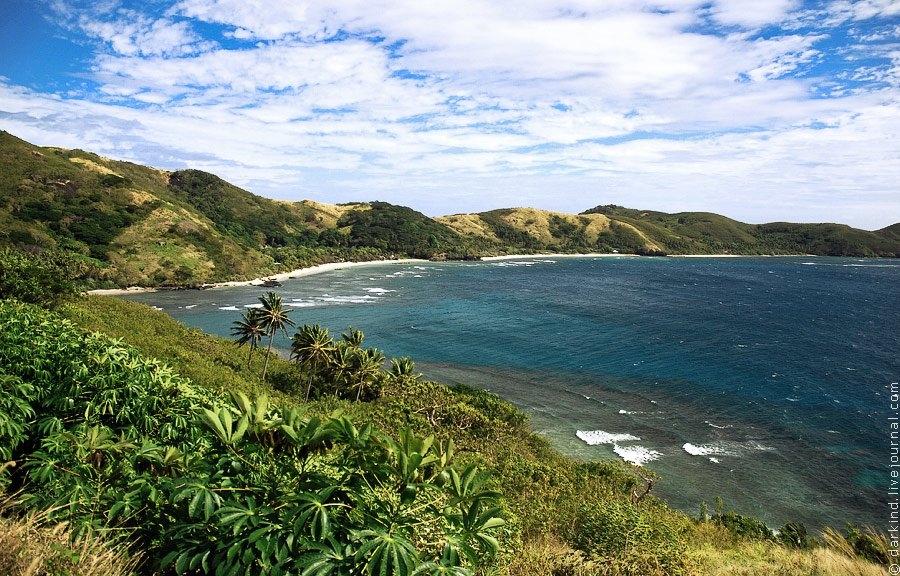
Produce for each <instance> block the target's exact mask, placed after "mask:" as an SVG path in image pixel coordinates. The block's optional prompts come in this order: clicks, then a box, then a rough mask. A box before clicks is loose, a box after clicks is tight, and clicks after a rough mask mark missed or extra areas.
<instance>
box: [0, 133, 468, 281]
mask: <svg viewBox="0 0 900 576" xmlns="http://www.w3.org/2000/svg"><path fill="white" fill-rule="evenodd" d="M374 206H375V210H374V211H373V210H372V205H369V204H367V203H360V204H350V205H341V206H332V205H326V204H318V203H314V202H280V201H274V200H269V199H266V198H262V197H259V196H255V195H253V194H251V193H249V192H247V191H245V190H242V189H240V188H237V187H236V186H233V185H232V184H229V183H228V182H225V181H224V180H222V179H221V178H218V177H217V176H214V175H212V174H208V173H206V172H201V171H199V170H181V171H176V172H165V171H161V170H156V169H153V168H148V167H144V166H139V165H136V164H131V163H128V162H118V161H115V160H110V159H107V158H101V157H100V156H97V155H96V154H91V153H89V152H84V151H81V150H63V149H60V148H41V147H37V146H34V145H32V144H29V143H28V142H25V141H23V140H21V139H18V138H16V137H15V136H13V135H11V134H9V133H7V132H0V246H13V247H17V248H20V249H25V250H34V249H52V250H59V251H62V252H65V253H69V254H75V255H78V256H79V257H80V258H82V259H83V260H84V261H86V262H89V263H91V264H92V265H93V266H94V267H95V268H96V273H95V274H94V277H95V279H96V280H98V281H103V280H106V281H108V282H109V283H111V284H118V285H126V284H136V285H166V284H172V285H195V284H201V283H206V282H214V281H222V280H231V279H247V278H253V277H257V276H262V275H266V274H269V273H273V272H276V271H284V270H287V269H291V268H296V267H300V266H307V265H313V264H317V263H322V262H330V261H336V260H348V259H350V260H369V259H377V258H385V257H388V256H412V255H415V256H429V257H430V256H432V255H433V253H446V252H450V253H452V254H453V255H454V256H455V255H456V251H455V249H456V247H457V246H458V244H459V242H458V238H457V235H456V234H455V233H453V232H452V231H450V230H449V229H447V228H445V227H443V226H440V225H439V224H437V223H435V222H434V221H433V220H431V219H429V218H427V217H425V216H424V215H422V214H419V213H417V212H414V211H412V210H410V209H407V208H401V207H393V206H391V205H389V204H385V203H374ZM370 213H371V214H379V215H380V216H381V219H382V221H381V222H376V221H374V220H372V218H371V217H370V216H367V215H368V214H370ZM351 215H352V216H351ZM385 220H386V221H387V223H388V225H389V226H388V228H390V227H393V229H392V230H391V229H388V230H387V231H388V232H391V233H394V237H393V238H390V237H389V234H387V233H386V232H385V224H384V223H385ZM378 227H380V228H382V230H381V231H375V232H373V230H375V228H378Z"/></svg>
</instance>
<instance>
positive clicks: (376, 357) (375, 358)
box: [353, 348, 384, 402]
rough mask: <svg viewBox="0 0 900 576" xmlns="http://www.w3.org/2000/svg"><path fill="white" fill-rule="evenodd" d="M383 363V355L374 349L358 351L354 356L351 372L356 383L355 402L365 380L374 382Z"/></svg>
mask: <svg viewBox="0 0 900 576" xmlns="http://www.w3.org/2000/svg"><path fill="white" fill-rule="evenodd" d="M383 363H384V354H382V353H381V351H380V350H377V349H375V348H368V349H366V350H360V351H358V352H357V353H356V355H355V356H354V362H353V368H354V370H353V372H354V373H355V375H356V377H357V379H358V381H357V384H356V386H357V388H356V401H357V402H359V398H360V396H362V389H363V386H364V385H365V383H366V381H367V380H370V379H372V380H374V379H375V377H376V376H378V373H379V371H380V370H381V365H382V364H383Z"/></svg>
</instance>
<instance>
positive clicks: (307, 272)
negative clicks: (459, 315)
mask: <svg viewBox="0 0 900 576" xmlns="http://www.w3.org/2000/svg"><path fill="white" fill-rule="evenodd" d="M416 262H428V260H423V259H420V258H400V259H397V260H370V261H365V262H329V263H327V264H317V265H315V266H308V267H306V268H297V269H296V270H291V271H289V272H280V273H278V274H271V275H269V276H263V277H261V278H254V279H253V280H232V281H228V282H213V283H210V284H202V285H200V286H198V287H197V288H192V289H195V290H207V289H210V288H232V287H236V286H263V285H265V283H266V282H283V281H285V280H290V279H293V278H300V277H302V276H312V275H313V274H321V273H323V272H331V271H332V270H342V269H344V268H353V267H357V266H368V265H376V266H377V265H385V264H410V263H416ZM159 290H160V289H159V288H147V287H143V286H129V287H128V288H108V289H98V290H88V292H87V293H88V294H91V295H94V296H121V295H123V294H140V293H145V292H157V291H159Z"/></svg>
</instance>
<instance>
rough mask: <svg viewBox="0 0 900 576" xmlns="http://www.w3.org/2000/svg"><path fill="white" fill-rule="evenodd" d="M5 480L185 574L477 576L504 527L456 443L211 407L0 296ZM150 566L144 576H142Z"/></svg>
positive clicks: (484, 484) (220, 400) (135, 356)
mask: <svg viewBox="0 0 900 576" xmlns="http://www.w3.org/2000/svg"><path fill="white" fill-rule="evenodd" d="M0 351H2V352H0V353H2V363H0V367H2V373H0V383H2V386H3V392H4V395H3V402H2V403H0V437H2V440H3V446H4V449H5V451H6V452H5V453H4V454H3V456H4V457H7V458H9V459H10V460H11V461H13V462H16V463H18V464H20V465H18V466H13V467H4V469H3V471H2V474H3V479H4V483H5V484H8V485H9V486H10V487H11V488H14V489H23V490H25V491H26V492H27V493H28V497H27V499H26V503H27V504H28V505H29V506H33V507H41V508H52V509H53V510H55V511H54V512H53V515H54V517H56V518H60V519H65V520H67V521H69V522H71V523H72V524H73V525H74V526H92V527H94V528H104V527H107V526H109V527H115V528H116V529H117V530H124V531H129V532H131V533H133V534H134V538H135V539H136V541H137V542H139V545H140V547H141V548H142V549H144V550H146V551H147V553H148V555H149V557H150V558H155V562H156V565H157V566H158V567H159V568H162V569H165V570H173V571H174V572H175V573H177V574H189V573H190V574H195V573H202V574H216V575H220V574H222V575H224V574H259V573H267V574H298V573H307V574H328V573H333V574H347V573H359V572H365V573H368V574H385V575H387V574H397V575H407V574H412V573H414V572H417V573H420V574H424V573H441V572H445V571H446V570H449V569H451V568H452V569H453V570H452V572H451V573H455V574H471V573H472V570H473V569H474V567H475V566H482V565H484V564H485V562H488V561H490V559H491V558H492V557H493V556H495V555H496V553H497V552H498V549H499V543H498V541H497V540H496V538H495V536H494V535H493V532H494V531H495V530H496V529H497V528H499V527H501V526H502V525H503V524H504V521H503V519H502V518H501V508H500V507H499V506H498V504H497V502H498V500H499V498H500V494H499V492H496V491H495V490H493V489H492V488H490V487H489V484H488V482H489V479H488V475H487V474H485V473H484V472H482V471H480V470H478V469H476V468H475V467H474V466H472V465H468V466H466V467H465V468H461V469H457V468H456V467H455V466H454V464H453V463H452V459H453V452H454V451H453V445H452V443H451V442H436V441H435V439H434V437H433V436H420V435H417V434H414V433H413V432H411V431H410V430H402V431H401V432H400V434H399V438H398V439H394V438H392V437H391V436H389V435H387V434H385V433H383V432H380V431H379V430H376V429H375V428H374V427H372V426H371V425H366V426H364V427H363V428H361V429H358V428H357V427H356V426H355V425H354V424H353V422H352V421H350V420H349V419H348V418H347V417H346V416H342V415H341V414H339V413H335V414H332V415H330V416H328V417H327V418H319V417H316V416H310V415H307V414H306V413H305V412H304V411H302V410H298V409H295V408H282V407H280V406H278V405H276V404H273V403H271V402H270V401H269V400H268V397H267V396H265V395H261V396H258V397H256V398H254V399H251V398H250V397H248V396H247V395H246V394H243V393H241V392H237V391H235V392H233V393H232V394H230V397H229V398H225V397H222V396H217V395H215V394H212V393H210V392H209V391H207V390H205V389H203V388H201V387H199V386H197V385H195V384H193V383H192V382H190V381H188V380H185V379H183V378H181V377H180V376H179V375H178V374H176V373H175V372H174V371H172V370H171V369H170V368H168V367H167V366H166V365H164V364H161V363H159V362H158V361H155V360H147V359H146V358H144V357H143V356H141V355H140V354H139V353H138V352H137V351H136V350H135V349H133V348H130V347H128V346H126V345H124V344H123V343H121V342H120V341H115V340H111V339H109V338H107V337H104V336H100V335H97V334H85V333H83V332H81V331H79V330H78V329H76V328H75V326H74V325H72V324H71V323H70V322H68V321H66V320H65V319H63V318H60V317H59V316H57V315H55V314H52V313H48V312H45V311H43V310H41V309H38V308H35V307H30V306H27V305H25V304H21V303H18V302H13V301H4V302H0ZM150 568H152V567H150Z"/></svg>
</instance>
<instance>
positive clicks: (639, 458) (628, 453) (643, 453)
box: [613, 444, 662, 466]
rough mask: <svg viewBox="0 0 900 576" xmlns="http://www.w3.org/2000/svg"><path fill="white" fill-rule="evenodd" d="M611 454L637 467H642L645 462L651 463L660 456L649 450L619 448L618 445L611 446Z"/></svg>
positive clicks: (634, 446)
mask: <svg viewBox="0 0 900 576" xmlns="http://www.w3.org/2000/svg"><path fill="white" fill-rule="evenodd" d="M613 452H615V453H616V454H618V455H619V456H620V457H621V458H622V460H625V461H626V462H631V463H632V464H637V465H638V466H643V465H644V464H646V463H647V462H652V461H653V460H657V459H659V457H660V456H662V454H661V453H659V452H657V451H656V450H650V449H649V448H645V447H643V446H637V445H633V446H620V445H619V444H615V445H613Z"/></svg>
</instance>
